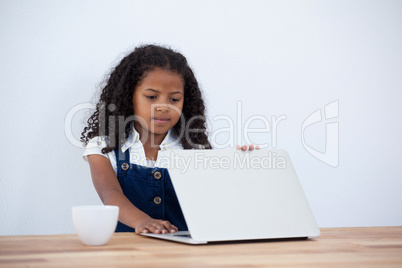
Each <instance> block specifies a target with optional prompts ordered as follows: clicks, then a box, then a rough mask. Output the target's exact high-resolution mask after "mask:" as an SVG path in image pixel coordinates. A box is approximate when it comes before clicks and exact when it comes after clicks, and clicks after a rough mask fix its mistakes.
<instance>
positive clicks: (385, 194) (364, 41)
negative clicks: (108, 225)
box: [0, 0, 402, 235]
mask: <svg viewBox="0 0 402 268" xmlns="http://www.w3.org/2000/svg"><path fill="white" fill-rule="evenodd" d="M400 14H402V2H401V1H382V0H378V1H262V0H261V1H179V0H172V1H95V0H93V1H0V39H1V42H0V119H1V121H0V122H1V132H0V140H1V143H2V146H1V149H2V150H1V151H2V153H1V154H0V163H1V169H0V235H8V234H53V233H71V232H73V231H74V230H73V227H72V223H71V207H72V206H74V205H80V204H98V203H100V201H99V198H98V197H97V195H96V192H95V191H94V189H93V186H92V182H91V178H90V173H89V168H88V166H87V164H86V163H85V162H84V161H83V160H82V159H81V154H82V152H83V150H82V149H80V148H76V147H74V146H73V145H72V144H71V143H70V142H69V141H68V139H67V138H66V136H65V134H64V131H65V129H64V119H65V117H66V115H67V113H68V111H69V110H70V109H71V108H72V107H74V106H75V105H78V104H80V103H84V102H88V101H90V100H91V99H92V96H93V95H94V93H95V90H96V88H97V85H98V84H99V83H100V82H101V81H102V79H103V77H104V75H105V74H106V73H107V72H108V70H109V69H110V68H111V67H112V66H113V65H114V64H116V63H117V62H118V60H119V59H120V58H121V57H122V56H123V55H124V53H125V52H127V51H129V50H130V49H132V48H133V47H135V46H136V45H139V44H142V43H159V44H168V45H170V46H172V47H173V48H175V49H178V50H180V51H181V52H183V54H184V55H186V57H187V58H188V60H189V62H190V64H191V66H192V67H193V69H194V71H195V73H196V75H197V77H198V79H199V81H200V84H201V86H202V89H203V90H204V93H205V97H206V101H207V106H208V115H209V118H210V120H211V128H212V129H211V131H212V132H213V131H217V130H219V129H222V128H224V127H227V126H228V124H227V123H225V122H223V121H222V120H217V121H213V118H215V117H216V116H218V115H228V116H230V117H231V118H233V120H234V121H233V122H234V123H235V126H237V124H238V123H239V122H238V119H237V118H236V115H237V112H238V101H241V109H242V121H243V124H244V123H245V121H246V120H247V119H248V118H250V117H251V116H253V115H261V116H264V117H265V118H268V119H269V120H271V116H280V115H286V118H287V119H286V120H283V121H281V122H280V123H279V124H278V129H277V140H276V141H277V147H278V148H284V149H287V150H288V151H289V153H290V155H291V157H292V159H293V162H294V165H295V167H296V170H297V171H298V174H299V177H300V180H301V182H302V184H303V186H304V189H305V192H306V195H307V197H308V199H309V201H310V203H311V207H312V209H313V212H314V214H315V216H316V219H317V221H318V224H319V225H320V226H321V227H327V226H376V225H402V197H401V192H402V165H401V164H400V163H401V160H402V157H401V156H402V155H401V154H402V141H401V139H400V133H401V131H402V120H401V115H402V106H401V105H400V101H401V96H402V93H401V84H402V75H401V73H402V72H401V71H402V49H401V48H402V36H401V33H402V16H400ZM334 101H338V104H339V117H338V118H334V119H331V120H329V122H332V123H336V122H338V124H339V165H338V166H337V167H331V166H330V165H327V164H325V163H323V162H322V161H320V160H318V159H316V158H314V157H313V156H312V155H311V154H309V152H307V150H306V149H305V147H304V146H303V144H302V141H301V132H302V131H301V128H302V124H303V122H304V120H306V119H307V117H308V116H309V115H310V114H312V113H313V112H314V111H316V110H317V109H323V108H324V106H325V105H327V104H329V103H332V102H334ZM84 115H85V114H84V113H83V112H81V113H78V114H77V115H76V116H75V117H74V118H73V119H74V120H73V123H72V127H73V130H74V133H75V135H76V136H77V137H78V134H79V132H80V129H81V128H82V123H81V121H82V118H83V116H84ZM325 123H326V122H325V120H324V121H323V122H321V123H317V124H314V125H311V126H310V127H309V128H306V130H305V141H306V143H307V144H308V146H311V147H312V148H315V149H317V150H321V151H324V150H325V142H326V140H325V134H326V132H325ZM251 126H252V127H262V126H263V124H262V122H261V121H255V122H253V123H252V125H251ZM333 126H336V124H335V125H333ZM237 130H238V128H237V127H235V133H237ZM215 133H216V132H215ZM332 133H335V132H332ZM337 133H338V132H336V133H335V134H337ZM251 137H252V138H253V139H252V141H253V142H255V143H266V142H269V143H271V138H272V135H271V134H270V133H260V134H253V135H251ZM216 138H217V139H216V143H220V144H222V143H225V142H226V141H227V139H228V138H229V135H228V134H227V133H221V134H219V135H217V136H216ZM336 140H337V138H336V135H335V137H333V138H331V139H328V141H327V142H328V143H332V144H333V143H334V142H336ZM237 142H239V139H238V138H237V134H236V135H234V140H233V142H232V143H233V144H236V143H237ZM242 143H244V140H243V141H242ZM271 147H272V145H271ZM327 153H328V152H327ZM332 153H333V152H332ZM334 159H336V157H335V158H334Z"/></svg>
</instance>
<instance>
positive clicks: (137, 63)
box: [81, 45, 212, 153]
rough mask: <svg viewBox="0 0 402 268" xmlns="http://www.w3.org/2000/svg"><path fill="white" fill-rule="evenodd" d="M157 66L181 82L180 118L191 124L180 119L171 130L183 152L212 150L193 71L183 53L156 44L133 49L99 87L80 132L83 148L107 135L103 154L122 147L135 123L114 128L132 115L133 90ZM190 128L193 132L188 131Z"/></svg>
mask: <svg viewBox="0 0 402 268" xmlns="http://www.w3.org/2000/svg"><path fill="white" fill-rule="evenodd" d="M158 67H159V68H161V69H164V70H168V71H171V72H174V73H177V74H179V75H180V76H181V77H182V78H183V80H184V103H183V109H182V114H181V119H182V120H183V119H184V122H191V124H188V123H185V124H183V123H182V122H181V121H182V120H179V122H178V123H177V124H176V125H175V126H174V127H173V128H172V130H173V133H174V134H175V135H176V136H177V137H178V138H179V139H180V142H181V144H182V146H183V148H184V149H194V148H204V149H211V148H212V147H211V144H210V143H209V141H208V136H207V132H206V126H205V125H206V119H205V105H204V101H203V98H202V94H201V90H200V88H199V86H198V82H197V80H196V78H195V76H194V73H193V71H192V70H191V68H190V67H189V65H188V63H187V60H186V58H185V57H184V56H183V55H182V54H180V53H179V52H176V51H173V50H172V49H170V48H167V47H162V46H158V45H143V46H139V47H136V48H135V49H134V51H133V52H131V53H130V54H128V55H127V56H125V57H124V58H123V59H122V60H121V61H120V63H119V64H118V65H117V66H116V67H115V68H114V69H113V70H112V71H111V73H110V75H109V77H108V79H107V82H106V85H105V86H104V87H103V88H102V91H101V95H100V98H99V101H98V102H97V104H96V107H95V112H94V113H93V114H92V115H91V116H90V117H89V119H88V120H87V126H86V127H85V128H84V130H83V131H82V133H81V141H82V142H83V143H84V144H85V145H87V144H88V141H89V140H90V139H92V138H94V137H97V136H107V137H108V139H109V142H108V143H107V146H106V147H105V148H103V149H102V153H108V152H110V151H112V150H114V149H116V148H120V147H121V145H122V144H123V143H124V142H125V141H126V140H127V138H128V136H129V134H130V132H131V130H132V129H133V127H134V121H133V120H130V121H129V123H128V124H126V125H125V126H124V127H123V128H121V127H116V126H118V125H119V122H121V119H123V121H124V120H126V119H127V118H132V117H133V116H134V114H133V101H132V99H133V93H134V89H135V88H136V86H137V85H138V83H139V82H141V80H142V79H143V78H144V77H145V76H146V75H147V74H148V73H149V72H150V71H152V70H154V69H155V68H158ZM119 118H120V119H119ZM190 119H191V121H189V120H190ZM183 126H184V129H183ZM190 129H191V130H192V131H188V130H190ZM183 133H185V135H183Z"/></svg>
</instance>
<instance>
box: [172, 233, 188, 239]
mask: <svg viewBox="0 0 402 268" xmlns="http://www.w3.org/2000/svg"><path fill="white" fill-rule="evenodd" d="M173 236H179V237H188V238H191V235H189V234H174V235H173Z"/></svg>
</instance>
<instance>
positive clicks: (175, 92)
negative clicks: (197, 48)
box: [133, 68, 184, 137]
mask: <svg viewBox="0 0 402 268" xmlns="http://www.w3.org/2000/svg"><path fill="white" fill-rule="evenodd" d="M183 102H184V81H183V79H182V77H181V76H180V75H179V74H177V73H174V72H170V71H166V70H163V69H161V68H155V69H154V70H153V71H150V72H149V73H148V74H147V75H146V76H145V77H144V78H143V79H142V81H140V82H139V84H138V85H137V86H136V87H135V89H134V93H133V107H134V115H135V116H136V120H135V124H134V126H135V129H136V130H137V132H138V133H139V134H140V135H141V137H143V136H142V135H144V134H145V135H149V134H151V135H152V134H153V135H163V136H165V135H166V133H167V132H168V130H169V129H171V128H172V127H174V125H176V123H177V122H178V121H179V119H180V115H181V112H182V109H183Z"/></svg>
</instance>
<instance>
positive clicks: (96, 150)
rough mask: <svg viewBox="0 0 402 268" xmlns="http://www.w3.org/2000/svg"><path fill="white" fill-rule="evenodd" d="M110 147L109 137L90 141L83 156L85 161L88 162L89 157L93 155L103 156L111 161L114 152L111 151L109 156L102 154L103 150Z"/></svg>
mask: <svg viewBox="0 0 402 268" xmlns="http://www.w3.org/2000/svg"><path fill="white" fill-rule="evenodd" d="M108 145H109V139H108V137H105V136H99V137H94V138H92V139H90V140H89V141H88V143H87V145H86V146H85V152H84V154H83V158H84V160H85V161H87V156H88V155H91V154H99V155H103V156H105V157H106V158H109V159H111V158H113V156H114V151H111V152H109V153H107V154H104V153H103V152H102V149H103V148H105V147H107V146H108Z"/></svg>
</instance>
